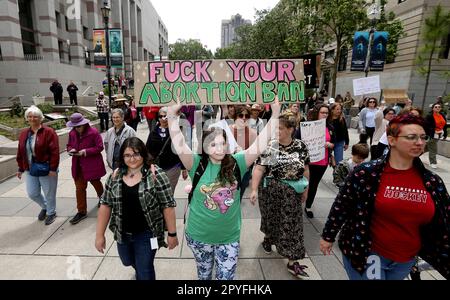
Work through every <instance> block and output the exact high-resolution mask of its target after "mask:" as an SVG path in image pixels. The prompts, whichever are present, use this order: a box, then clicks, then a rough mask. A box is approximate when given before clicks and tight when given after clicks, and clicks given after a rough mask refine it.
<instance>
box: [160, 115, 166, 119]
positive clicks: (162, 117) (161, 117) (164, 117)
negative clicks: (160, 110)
mask: <svg viewBox="0 0 450 300" xmlns="http://www.w3.org/2000/svg"><path fill="white" fill-rule="evenodd" d="M158 118H160V119H163V120H167V116H166V115H164V116H161V115H160V116H158Z"/></svg>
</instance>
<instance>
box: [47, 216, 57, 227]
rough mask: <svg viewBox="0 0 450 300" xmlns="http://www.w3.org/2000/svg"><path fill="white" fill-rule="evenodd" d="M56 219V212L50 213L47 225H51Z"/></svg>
mask: <svg viewBox="0 0 450 300" xmlns="http://www.w3.org/2000/svg"><path fill="white" fill-rule="evenodd" d="M55 220H56V214H53V215H49V216H47V219H45V225H50V224H52V223H53V222H55Z"/></svg>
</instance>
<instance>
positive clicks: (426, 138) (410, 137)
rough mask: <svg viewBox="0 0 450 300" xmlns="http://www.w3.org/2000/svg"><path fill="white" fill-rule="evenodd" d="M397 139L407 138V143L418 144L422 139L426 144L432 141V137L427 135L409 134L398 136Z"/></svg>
mask: <svg viewBox="0 0 450 300" xmlns="http://www.w3.org/2000/svg"><path fill="white" fill-rule="evenodd" d="M397 137H402V138H405V139H406V140H407V141H410V142H413V141H414V142H418V141H419V139H421V140H422V141H424V142H428V141H429V140H430V136H428V135H426V134H422V135H418V134H408V135H397Z"/></svg>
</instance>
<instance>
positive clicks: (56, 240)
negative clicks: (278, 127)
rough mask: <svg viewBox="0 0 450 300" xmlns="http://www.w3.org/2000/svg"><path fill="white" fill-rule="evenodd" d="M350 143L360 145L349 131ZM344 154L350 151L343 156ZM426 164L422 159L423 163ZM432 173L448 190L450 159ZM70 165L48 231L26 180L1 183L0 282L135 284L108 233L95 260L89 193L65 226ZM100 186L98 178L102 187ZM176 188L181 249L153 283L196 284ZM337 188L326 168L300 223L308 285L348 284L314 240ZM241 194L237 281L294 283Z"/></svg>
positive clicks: (71, 196)
mask: <svg viewBox="0 0 450 300" xmlns="http://www.w3.org/2000/svg"><path fill="white" fill-rule="evenodd" d="M350 133H351V144H353V143H355V142H356V141H357V140H358V135H357V133H356V131H355V130H353V129H352V130H351V132H350ZM147 135H148V129H147V124H146V123H141V124H139V127H138V136H139V137H140V138H141V139H142V140H143V141H144V142H145V141H146V140H147ZM349 155H350V150H348V151H346V153H345V156H346V157H347V156H349ZM423 160H424V163H425V164H427V165H428V157H426V156H425V157H423ZM438 161H439V163H438V166H439V168H438V169H437V170H436V171H437V173H438V174H439V175H440V176H441V177H442V179H443V180H444V182H445V183H446V185H447V187H450V185H449V183H450V160H449V159H446V158H444V157H438ZM70 166H71V159H70V157H69V156H68V155H67V153H63V154H62V155H61V164H60V173H59V183H58V192H57V215H58V217H57V219H56V221H55V222H54V223H53V224H51V225H50V226H45V225H44V222H39V221H38V220H37V215H38V213H39V211H40V208H39V207H38V205H36V204H35V203H33V202H32V201H31V200H29V199H28V198H27V196H26V189H25V183H24V181H23V180H22V181H20V180H18V179H17V178H11V179H9V180H6V181H5V182H3V183H1V184H0V279H100V280H101V279H133V278H134V271H133V270H132V268H131V267H130V268H126V267H124V266H123V265H122V264H121V261H120V258H119V257H118V253H117V249H116V245H115V242H114V240H113V237H112V234H111V232H110V231H109V230H107V235H106V239H107V247H106V249H107V251H106V254H105V255H102V254H101V253H98V252H97V251H96V249H95V247H94V239H95V227H96V216H97V201H98V200H97V197H96V193H95V190H94V189H93V187H92V186H89V187H88V210H89V214H88V218H87V219H86V220H83V221H82V222H80V223H79V224H77V225H71V224H70V223H69V220H70V218H71V217H72V216H73V215H75V213H76V200H75V185H74V183H73V180H72V177H71V173H70ZM105 179H106V176H105V177H104V179H103V181H104V180H105ZM187 184H190V182H189V181H183V180H182V179H180V182H179V184H178V186H177V189H176V191H175V198H176V200H177V208H176V215H177V231H178V234H179V237H180V245H179V247H177V248H176V249H175V250H172V251H168V250H166V249H162V250H160V251H158V253H157V257H156V260H155V267H156V276H157V279H173V280H175V279H185V280H189V279H196V265H195V262H194V259H193V255H192V253H191V251H190V249H189V248H188V247H187V245H186V240H185V239H184V238H181V237H183V236H184V234H183V233H184V224H183V215H184V212H185V209H186V205H187V195H186V193H185V192H184V187H185V185H187ZM336 193H337V189H336V188H335V187H334V185H333V184H332V172H331V169H328V170H327V172H326V173H325V176H324V178H323V180H322V182H321V184H320V186H319V190H318V194H317V197H316V200H315V203H314V206H313V210H314V214H315V218H314V219H312V220H310V219H307V218H306V217H305V218H304V236H305V247H306V251H307V257H306V258H305V259H304V260H303V264H305V265H307V266H308V267H309V268H308V273H309V275H310V279H315V280H320V279H325V280H326V279H347V275H346V273H345V271H344V269H343V266H342V257H341V253H340V251H339V249H338V247H337V246H336V245H335V246H334V251H333V255H331V256H323V255H322V253H321V252H320V251H319V239H320V233H321V231H322V228H323V226H324V223H325V221H326V217H327V215H328V212H329V209H330V207H331V204H332V203H333V200H334V197H335V196H336ZM248 194H249V190H247V192H246V194H245V195H244V199H243V201H242V216H243V224H242V233H241V252H240V257H239V262H238V271H237V279H240V280H249V279H256V280H264V279H275V280H278V279H288V280H289V279H294V277H293V276H292V275H291V274H290V273H288V272H287V270H286V264H287V260H286V259H284V258H282V257H280V256H279V255H278V254H276V252H274V253H273V254H271V255H266V254H265V253H264V252H263V249H262V247H261V246H260V243H261V241H262V239H263V234H262V233H261V232H260V231H259V226H260V213H259V209H258V207H257V206H256V207H254V206H252V205H251V204H250V203H249V201H248ZM422 278H423V279H431V280H434V279H443V277H442V276H440V275H439V274H438V273H437V272H436V271H427V272H422Z"/></svg>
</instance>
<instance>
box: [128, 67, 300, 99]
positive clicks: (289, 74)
mask: <svg viewBox="0 0 450 300" xmlns="http://www.w3.org/2000/svg"><path fill="white" fill-rule="evenodd" d="M134 74H135V80H134V86H135V89H134V93H135V94H134V95H135V99H137V101H135V103H136V104H137V105H139V106H149V105H150V106H167V105H172V104H175V103H176V102H177V99H179V101H180V104H182V105H193V104H221V105H222V104H223V105H226V104H246V103H272V102H273V101H274V99H275V96H278V99H279V101H280V103H285V102H288V103H289V102H303V101H304V99H305V82H304V73H303V60H301V59H281V60H203V61H190V60H187V61H152V62H136V63H135V64H134Z"/></svg>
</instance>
